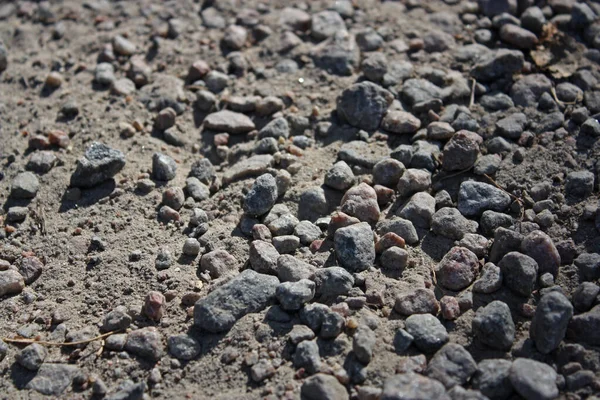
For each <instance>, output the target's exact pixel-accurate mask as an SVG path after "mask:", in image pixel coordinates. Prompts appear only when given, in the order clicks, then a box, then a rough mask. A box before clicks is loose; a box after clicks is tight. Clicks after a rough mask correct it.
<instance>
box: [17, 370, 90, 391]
mask: <svg viewBox="0 0 600 400" xmlns="http://www.w3.org/2000/svg"><path fill="white" fill-rule="evenodd" d="M78 372H79V368H77V366H75V365H67V364H42V366H41V367H40V369H39V370H38V372H37V374H36V375H35V377H34V378H33V379H32V380H30V381H29V382H28V383H27V385H25V388H26V389H32V390H35V391H36V392H38V393H41V394H43V395H45V396H60V395H61V394H62V393H63V392H64V391H65V390H66V389H67V388H68V387H69V386H70V385H71V382H72V380H73V378H74V377H75V375H76V374H77V373H78Z"/></svg>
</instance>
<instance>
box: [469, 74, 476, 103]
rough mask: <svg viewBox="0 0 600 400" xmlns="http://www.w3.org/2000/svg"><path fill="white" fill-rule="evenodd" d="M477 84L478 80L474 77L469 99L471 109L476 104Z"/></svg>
mask: <svg viewBox="0 0 600 400" xmlns="http://www.w3.org/2000/svg"><path fill="white" fill-rule="evenodd" d="M476 84H477V81H476V80H475V79H473V83H472V84H471V98H470V100H469V109H471V108H473V105H475V85H476Z"/></svg>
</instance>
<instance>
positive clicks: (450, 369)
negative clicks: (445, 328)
mask: <svg viewBox="0 0 600 400" xmlns="http://www.w3.org/2000/svg"><path fill="white" fill-rule="evenodd" d="M476 370H477V364H476V363H475V360H473V357H472V356H471V354H470V353H469V352H468V351H467V350H465V348H464V347H462V346H461V345H459V344H455V343H448V344H446V345H445V346H444V347H442V348H441V349H440V350H438V352H437V353H435V355H434V356H433V357H432V358H431V361H429V364H428V365H427V376H428V377H430V378H433V379H435V380H437V381H440V382H442V384H444V386H445V387H446V389H451V388H453V387H454V386H456V385H464V384H465V383H467V382H468V381H469V379H470V378H471V376H472V375H473V374H474V373H475V371H476Z"/></svg>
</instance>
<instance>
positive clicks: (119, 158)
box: [71, 142, 125, 188]
mask: <svg viewBox="0 0 600 400" xmlns="http://www.w3.org/2000/svg"><path fill="white" fill-rule="evenodd" d="M124 166H125V156H124V155H123V153H122V152H121V151H119V150H114V149H111V148H110V147H108V146H106V145H105V144H102V143H99V142H94V143H92V144H91V145H90V146H89V147H88V148H87V150H86V151H85V154H84V156H83V158H80V159H79V160H78V161H77V168H76V169H75V172H73V175H71V186H75V187H81V188H90V187H93V186H96V185H98V184H99V183H102V182H104V181H106V180H108V179H111V178H112V177H113V176H115V175H116V174H117V173H118V172H119V171H121V170H122V169H123V167H124Z"/></svg>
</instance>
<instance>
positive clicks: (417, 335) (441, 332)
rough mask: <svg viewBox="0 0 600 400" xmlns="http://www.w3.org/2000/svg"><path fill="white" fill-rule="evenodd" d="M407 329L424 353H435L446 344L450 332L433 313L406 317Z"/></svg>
mask: <svg viewBox="0 0 600 400" xmlns="http://www.w3.org/2000/svg"><path fill="white" fill-rule="evenodd" d="M406 331H407V332H408V333H409V334H410V335H411V336H413V338H414V344H415V346H417V348H418V349H419V350H421V351H422V352H424V353H433V352H435V351H437V350H438V349H440V348H441V347H442V346H443V345H445V344H446V343H447V342H448V340H449V337H448V332H447V331H446V328H445V327H444V325H442V323H441V322H440V321H439V320H438V319H437V318H436V317H434V316H433V315H431V314H415V315H411V316H410V317H408V318H407V319H406Z"/></svg>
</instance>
